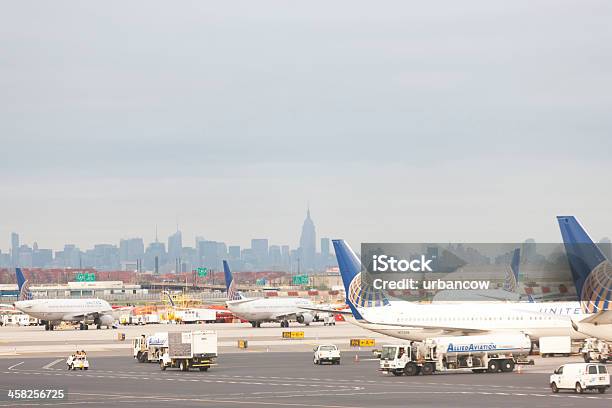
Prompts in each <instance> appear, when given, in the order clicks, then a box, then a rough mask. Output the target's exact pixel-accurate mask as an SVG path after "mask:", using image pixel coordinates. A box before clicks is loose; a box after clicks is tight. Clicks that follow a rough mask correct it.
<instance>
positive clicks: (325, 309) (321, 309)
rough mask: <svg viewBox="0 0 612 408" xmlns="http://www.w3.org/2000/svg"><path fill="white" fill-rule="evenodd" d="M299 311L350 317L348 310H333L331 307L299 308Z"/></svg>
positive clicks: (350, 313)
mask: <svg viewBox="0 0 612 408" xmlns="http://www.w3.org/2000/svg"><path fill="white" fill-rule="evenodd" d="M300 309H303V310H308V311H311V312H323V313H333V314H342V315H352V314H353V313H352V312H351V310H350V309H334V308H332V307H308V306H300Z"/></svg>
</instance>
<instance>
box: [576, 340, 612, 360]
mask: <svg viewBox="0 0 612 408" xmlns="http://www.w3.org/2000/svg"><path fill="white" fill-rule="evenodd" d="M580 353H581V354H582V358H584V362H585V363H590V362H591V361H599V362H600V363H605V362H606V361H612V354H610V345H609V344H608V343H607V342H605V341H603V340H599V339H596V338H594V337H591V338H588V339H586V340H585V341H584V343H583V345H582V348H581V349H580Z"/></svg>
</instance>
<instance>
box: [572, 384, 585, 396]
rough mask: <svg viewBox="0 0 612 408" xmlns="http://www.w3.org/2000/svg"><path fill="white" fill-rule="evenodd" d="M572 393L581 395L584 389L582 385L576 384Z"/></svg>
mask: <svg viewBox="0 0 612 408" xmlns="http://www.w3.org/2000/svg"><path fill="white" fill-rule="evenodd" d="M574 391H576V394H582V393H583V392H584V388H582V385H580V383H579V382H577V383H576V387H574Z"/></svg>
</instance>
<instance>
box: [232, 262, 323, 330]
mask: <svg viewBox="0 0 612 408" xmlns="http://www.w3.org/2000/svg"><path fill="white" fill-rule="evenodd" d="M223 271H224V272H225V286H226V288H227V301H226V302H225V303H226V304H227V308H228V309H229V311H230V312H232V313H233V314H234V315H235V316H237V317H238V318H240V319H243V320H248V321H249V323H251V326H253V327H260V326H261V323H263V322H280V326H281V327H289V320H290V319H291V320H293V319H295V320H296V321H297V322H298V323H301V324H304V325H306V326H308V325H310V323H311V322H313V321H314V320H315V316H314V314H313V313H312V312H311V311H310V310H306V309H304V308H313V307H314V304H313V303H312V301H310V300H309V299H303V298H291V297H285V298H281V297H275V298H247V297H245V296H244V295H243V294H242V293H241V292H239V291H237V290H236V281H235V280H234V278H233V277H232V272H231V271H230V267H229V264H228V263H227V261H223Z"/></svg>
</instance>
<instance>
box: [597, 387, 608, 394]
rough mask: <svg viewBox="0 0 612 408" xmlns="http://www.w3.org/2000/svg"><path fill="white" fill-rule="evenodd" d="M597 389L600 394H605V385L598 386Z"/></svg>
mask: <svg viewBox="0 0 612 408" xmlns="http://www.w3.org/2000/svg"><path fill="white" fill-rule="evenodd" d="M597 391H599V393H600V394H605V393H606V387H600V388H599V389H598V390H597Z"/></svg>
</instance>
